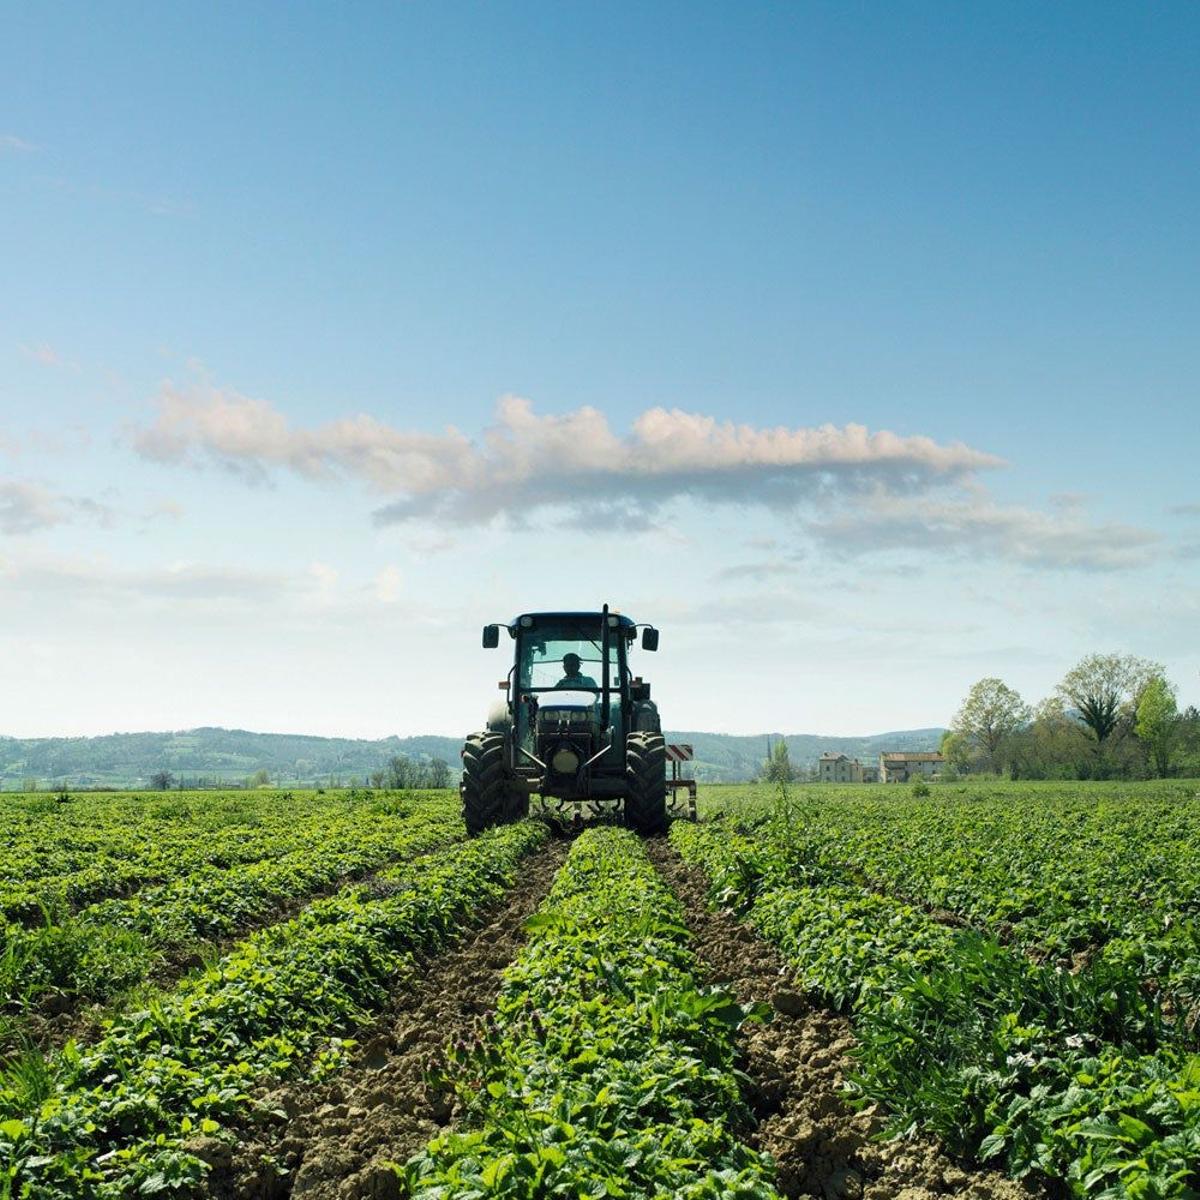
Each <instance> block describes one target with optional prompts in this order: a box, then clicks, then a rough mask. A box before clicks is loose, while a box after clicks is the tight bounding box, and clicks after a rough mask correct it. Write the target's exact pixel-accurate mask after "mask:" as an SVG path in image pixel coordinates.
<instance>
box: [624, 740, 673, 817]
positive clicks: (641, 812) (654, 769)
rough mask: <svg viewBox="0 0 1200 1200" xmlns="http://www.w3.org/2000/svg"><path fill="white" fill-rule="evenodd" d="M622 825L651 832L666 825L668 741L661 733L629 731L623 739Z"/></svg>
mask: <svg viewBox="0 0 1200 1200" xmlns="http://www.w3.org/2000/svg"><path fill="white" fill-rule="evenodd" d="M625 824H626V825H628V826H629V828H630V829H636V830H637V832H638V833H651V834H653V833H662V832H663V831H664V830H665V829H666V827H667V744H666V742H665V741H664V740H663V736H662V734H661V733H631V734H630V735H629V737H628V739H627V740H626V742H625Z"/></svg>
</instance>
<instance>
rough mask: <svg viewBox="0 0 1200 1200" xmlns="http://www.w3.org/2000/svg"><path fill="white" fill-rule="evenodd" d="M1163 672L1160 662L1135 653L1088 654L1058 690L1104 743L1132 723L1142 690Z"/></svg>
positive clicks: (1101, 744)
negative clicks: (1137, 656)
mask: <svg viewBox="0 0 1200 1200" xmlns="http://www.w3.org/2000/svg"><path fill="white" fill-rule="evenodd" d="M1162 674H1163V667H1162V664H1161V663H1156V662H1150V661H1149V659H1145V658H1135V657H1134V656H1133V655H1132V654H1089V655H1087V657H1086V658H1082V659H1080V660H1079V662H1078V663H1076V664H1075V666H1073V667H1072V668H1071V669H1070V670H1069V671H1068V672H1067V674H1066V675H1065V676H1064V678H1063V681H1062V683H1060V684H1059V685H1058V693H1059V695H1060V696H1062V698H1063V700H1064V701H1065V702H1066V703H1067V704H1068V705H1070V707H1071V708H1072V709H1073V710H1074V712H1075V713H1076V715H1077V716H1078V718H1079V720H1080V721H1082V722H1083V724H1084V725H1086V726H1087V728H1088V729H1089V730H1090V731H1091V733H1092V736H1093V737H1094V738H1095V739H1096V744H1097V745H1099V746H1103V745H1104V743H1105V741H1107V740H1108V739H1109V738H1111V737H1112V736H1113V734H1114V733H1117V732H1118V731H1119V730H1120V729H1121V728H1122V726H1123V725H1124V726H1127V725H1128V724H1130V723H1132V721H1133V719H1134V716H1135V713H1136V710H1137V703H1138V699H1139V698H1140V696H1141V694H1142V689H1143V688H1145V686H1146V685H1147V684H1148V683H1149V682H1150V680H1151V679H1153V678H1154V677H1155V676H1161V675H1162Z"/></svg>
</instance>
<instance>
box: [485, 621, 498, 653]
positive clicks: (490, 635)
mask: <svg viewBox="0 0 1200 1200" xmlns="http://www.w3.org/2000/svg"><path fill="white" fill-rule="evenodd" d="M498 645H500V626H499V625H485V626H484V627H483V648H484V649H485V650H495V648H496V647H497V646H498Z"/></svg>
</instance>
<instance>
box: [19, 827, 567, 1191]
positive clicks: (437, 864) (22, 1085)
mask: <svg viewBox="0 0 1200 1200" xmlns="http://www.w3.org/2000/svg"><path fill="white" fill-rule="evenodd" d="M545 837H546V831H545V829H544V828H543V827H541V826H539V825H536V824H534V823H532V822H523V823H521V824H519V825H511V826H506V827H505V828H503V829H500V830H495V831H493V832H491V833H489V834H486V835H485V836H483V837H480V838H478V839H476V840H474V841H472V842H470V843H463V844H460V845H457V846H452V847H450V848H448V849H445V850H441V851H438V852H435V853H433V854H431V855H428V856H427V857H425V858H423V859H417V860H414V861H413V862H411V863H408V864H405V865H404V866H403V867H400V868H396V869H395V871H394V873H393V874H391V875H390V876H389V877H388V878H386V880H385V882H386V886H384V887H378V886H376V887H374V888H369V889H368V888H362V887H349V888H345V889H343V890H342V891H339V892H337V893H336V894H335V895H333V896H330V897H328V898H327V899H324V900H319V901H317V902H315V903H313V904H311V905H309V906H308V907H307V908H305V909H304V910H303V911H302V912H301V913H300V915H299V916H297V917H296V918H295V919H293V920H291V921H288V922H285V923H283V924H280V925H274V926H271V927H270V928H268V929H264V930H262V931H260V932H259V933H256V934H254V935H253V936H252V937H250V938H248V939H247V940H246V941H245V942H243V943H242V944H241V945H240V946H238V947H237V948H236V949H235V950H233V951H231V952H230V953H229V954H227V955H226V956H224V957H223V958H221V959H220V960H218V961H217V962H216V963H214V964H213V965H212V966H211V967H209V968H208V969H207V970H205V971H204V972H203V973H201V974H199V975H197V976H195V977H192V978H190V979H188V980H186V981H185V982H184V983H182V984H181V985H180V986H179V988H178V989H177V990H176V991H174V992H172V993H170V994H169V995H167V996H164V997H163V998H161V999H160V1000H157V1001H155V1002H154V1003H152V1004H151V1005H150V1006H149V1007H147V1008H146V1009H144V1010H142V1011H137V1012H131V1013H128V1014H125V1015H123V1016H121V1017H119V1018H117V1019H116V1020H114V1021H113V1022H112V1023H111V1024H110V1025H109V1026H108V1028H107V1030H106V1032H105V1033H104V1035H103V1036H102V1037H101V1038H100V1039H99V1040H98V1041H97V1042H96V1043H95V1044H94V1045H91V1046H86V1047H77V1046H74V1045H68V1046H67V1047H66V1048H65V1049H64V1050H63V1051H62V1052H61V1054H59V1055H58V1056H56V1057H55V1058H54V1059H52V1060H51V1061H50V1062H49V1063H48V1064H46V1065H45V1066H44V1067H43V1068H41V1069H40V1074H39V1068H38V1066H37V1061H38V1060H36V1059H34V1060H28V1059H26V1060H21V1061H20V1062H18V1063H17V1064H15V1065H13V1066H10V1067H9V1068H8V1069H6V1070H5V1071H4V1072H3V1073H0V1181H4V1180H5V1179H7V1180H8V1181H9V1182H8V1186H9V1187H10V1189H11V1190H12V1191H13V1193H14V1194H15V1195H19V1196H22V1197H24V1198H26V1200H59V1198H62V1197H66V1196H79V1195H87V1196H95V1197H103V1198H109V1197H111V1198H114V1200H115V1198H116V1197H122V1196H129V1195H134V1194H139V1193H140V1194H150V1193H152V1192H156V1191H163V1190H170V1189H188V1188H190V1189H192V1190H195V1189H196V1188H197V1187H198V1186H199V1185H200V1184H201V1182H202V1180H203V1177H204V1175H205V1173H206V1171H207V1166H206V1164H205V1163H204V1162H203V1161H201V1159H199V1158H197V1157H196V1155H195V1154H194V1153H192V1152H191V1150H190V1149H189V1146H188V1143H189V1140H190V1139H191V1138H193V1137H194V1135H195V1134H196V1133H197V1132H199V1133H205V1134H217V1133H219V1132H220V1131H221V1130H222V1128H223V1127H224V1126H225V1125H226V1124H227V1123H228V1122H230V1121H232V1120H234V1119H236V1118H238V1117H239V1116H243V1115H245V1113H246V1112H247V1111H248V1109H249V1107H250V1103H251V1102H250V1097H249V1090H250V1088H251V1086H252V1084H254V1083H255V1081H259V1080H261V1079H263V1078H265V1077H271V1076H281V1077H282V1076H288V1075H295V1074H299V1073H305V1074H308V1075H310V1076H312V1077H319V1076H320V1075H322V1074H324V1073H327V1072H329V1071H330V1070H333V1069H335V1068H336V1067H337V1066H339V1065H340V1064H341V1063H342V1062H343V1060H344V1057H345V1053H346V1049H347V1047H348V1046H349V1045H351V1044H352V1043H351V1042H349V1041H347V1040H346V1039H347V1037H348V1035H351V1034H353V1032H354V1030H355V1028H356V1026H357V1025H358V1023H359V1021H360V1019H361V1016H362V1014H363V1013H364V1012H367V1011H369V1010H371V1009H372V1008H378V1007H379V1006H380V1005H381V1004H382V1003H383V1001H384V1000H385V999H386V997H387V996H388V995H389V993H390V992H391V991H392V990H393V989H394V988H395V987H396V985H397V982H398V981H399V980H402V979H403V978H404V977H405V976H407V975H409V974H411V973H412V972H413V971H414V970H415V969H416V961H417V956H418V955H424V954H428V953H430V952H433V951H436V950H438V949H439V948H441V947H443V946H444V945H445V944H446V943H447V942H448V941H449V940H450V938H452V937H453V936H454V935H455V933H456V932H457V931H458V930H459V929H460V928H461V926H462V924H463V923H464V922H465V921H467V920H469V919H470V916H471V914H472V913H474V912H475V911H477V910H478V909H479V908H480V907H481V906H483V905H485V904H487V903H489V902H490V901H493V900H495V899H496V898H497V897H498V896H499V895H500V894H501V893H502V891H503V890H504V888H505V887H507V886H508V885H509V884H511V882H512V879H513V877H514V874H515V871H516V869H517V863H518V861H519V860H520V858H521V857H522V856H523V855H524V854H526V853H528V852H529V851H530V850H532V849H533V848H534V847H536V846H537V845H540V844H541V843H542V842H543V841H544V840H545ZM14 1181H15V1182H14ZM0 1194H2V1193H0Z"/></svg>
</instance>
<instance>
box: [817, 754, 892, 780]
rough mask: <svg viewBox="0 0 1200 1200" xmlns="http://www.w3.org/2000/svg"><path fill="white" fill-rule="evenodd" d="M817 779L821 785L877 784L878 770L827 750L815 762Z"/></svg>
mask: <svg viewBox="0 0 1200 1200" xmlns="http://www.w3.org/2000/svg"><path fill="white" fill-rule="evenodd" d="M817 778H818V779H819V780H820V781H821V782H822V783H878V782H879V769H878V767H875V766H874V765H867V764H864V763H860V762H859V761H858V759H857V758H850V757H848V756H847V755H845V754H834V753H833V752H832V751H829V750H827V751H826V752H825V753H824V754H822V755H821V757H820V758H819V759H818V760H817Z"/></svg>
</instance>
